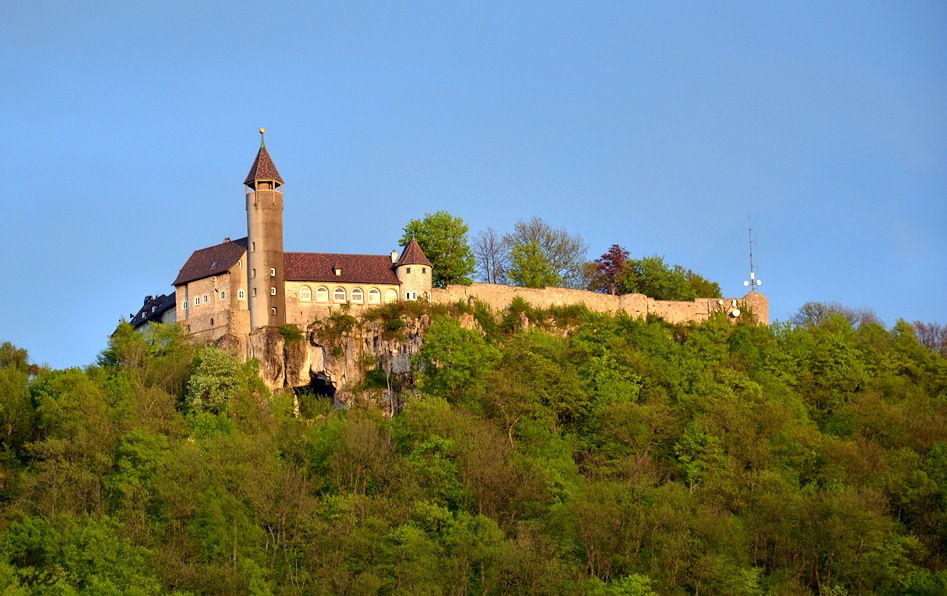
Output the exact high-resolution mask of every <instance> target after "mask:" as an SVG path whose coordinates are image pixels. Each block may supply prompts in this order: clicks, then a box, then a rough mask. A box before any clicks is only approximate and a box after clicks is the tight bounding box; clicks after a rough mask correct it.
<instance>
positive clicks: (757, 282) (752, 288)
mask: <svg viewBox="0 0 947 596" xmlns="http://www.w3.org/2000/svg"><path fill="white" fill-rule="evenodd" d="M746 227H747V229H748V230H749V235H750V279H749V280H747V281H744V282H743V285H744V286H749V287H750V291H751V292H755V291H756V286H760V285H763V282H762V281H760V280H758V279H756V266H755V265H754V264H753V245H754V244H756V241H755V240H753V225H752V223H750V214H749V213H747V214H746Z"/></svg>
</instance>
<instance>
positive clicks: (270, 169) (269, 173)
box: [243, 135, 283, 185]
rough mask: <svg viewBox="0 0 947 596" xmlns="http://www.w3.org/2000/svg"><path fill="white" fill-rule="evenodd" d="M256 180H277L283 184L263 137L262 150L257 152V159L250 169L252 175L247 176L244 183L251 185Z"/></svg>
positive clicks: (261, 141)
mask: <svg viewBox="0 0 947 596" xmlns="http://www.w3.org/2000/svg"><path fill="white" fill-rule="evenodd" d="M254 180H276V181H277V182H279V183H280V184H282V183H283V179H282V178H280V175H279V172H278V171H276V166H275V165H274V164H273V159H272V158H271V157H270V153H269V151H267V150H266V143H265V142H264V141H263V137H262V135H261V137H260V150H259V151H258V152H257V154H256V159H254V160H253V165H252V166H251V167H250V173H249V174H247V179H246V180H244V181H243V183H244V184H247V185H249V184H251V183H252V182H253V181H254Z"/></svg>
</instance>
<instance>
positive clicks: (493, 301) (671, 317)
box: [432, 283, 769, 325]
mask: <svg viewBox="0 0 947 596" xmlns="http://www.w3.org/2000/svg"><path fill="white" fill-rule="evenodd" d="M517 297H520V298H522V299H523V300H525V301H526V302H528V303H529V304H530V305H532V306H534V307H538V308H550V307H553V306H570V305H575V304H584V305H585V306H586V307H587V308H588V309H589V310H592V311H595V312H609V313H617V312H625V313H627V314H629V315H631V316H633V317H646V316H648V315H657V316H659V317H661V318H663V319H664V320H666V321H668V322H670V323H686V322H688V321H704V320H706V319H707V318H708V317H709V316H710V315H711V314H712V313H714V312H718V311H720V312H727V313H728V314H729V315H730V316H731V317H733V318H736V317H739V316H745V312H746V311H747V308H746V307H747V306H749V307H750V309H751V310H752V313H753V318H754V319H755V320H756V321H757V322H760V323H763V324H764V325H768V324H769V304H768V302H767V300H766V297H765V296H763V295H762V294H760V293H759V292H750V293H749V294H747V295H746V296H744V297H743V298H697V299H696V300H692V301H689V302H683V301H671V300H654V299H653V298H648V297H647V296H645V295H643V294H624V295H622V296H611V295H609V294H599V293H597V292H589V291H586V290H572V289H568V288H520V287H516V286H504V285H498V284H481V283H475V284H471V285H469V286H458V285H449V286H447V287H446V288H444V289H435V290H433V294H432V301H433V302H434V303H436V304H455V303H457V302H461V301H463V302H466V301H468V300H470V299H471V298H473V299H476V300H478V301H480V302H483V303H485V304H487V305H488V306H489V307H490V308H491V309H493V310H502V309H504V308H507V307H508V306H509V305H510V303H511V302H512V301H513V299H514V298H517Z"/></svg>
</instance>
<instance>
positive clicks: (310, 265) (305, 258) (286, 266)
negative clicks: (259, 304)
mask: <svg viewBox="0 0 947 596" xmlns="http://www.w3.org/2000/svg"><path fill="white" fill-rule="evenodd" d="M336 269H338V270H339V274H338V275H336V273H335V270H336ZM283 275H284V276H285V279H286V281H314V282H324V283H333V282H335V283H365V284H387V285H398V284H400V283H401V282H399V281H398V276H397V275H395V272H394V270H393V269H392V264H391V257H390V256H388V255H344V254H332V253H309V252H288V253H284V254H283Z"/></svg>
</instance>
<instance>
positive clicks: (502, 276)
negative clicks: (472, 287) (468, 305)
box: [473, 228, 510, 284]
mask: <svg viewBox="0 0 947 596" xmlns="http://www.w3.org/2000/svg"><path fill="white" fill-rule="evenodd" d="M473 250H474V256H475V257H476V259H477V277H478V278H479V279H480V281H482V282H485V283H488V284H502V283H505V282H506V280H507V273H508V272H509V268H510V247H509V245H508V244H507V241H506V239H505V238H504V236H503V234H500V232H498V231H496V230H494V229H493V228H487V229H486V231H484V232H480V233H479V234H477V237H476V238H474V245H473Z"/></svg>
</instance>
